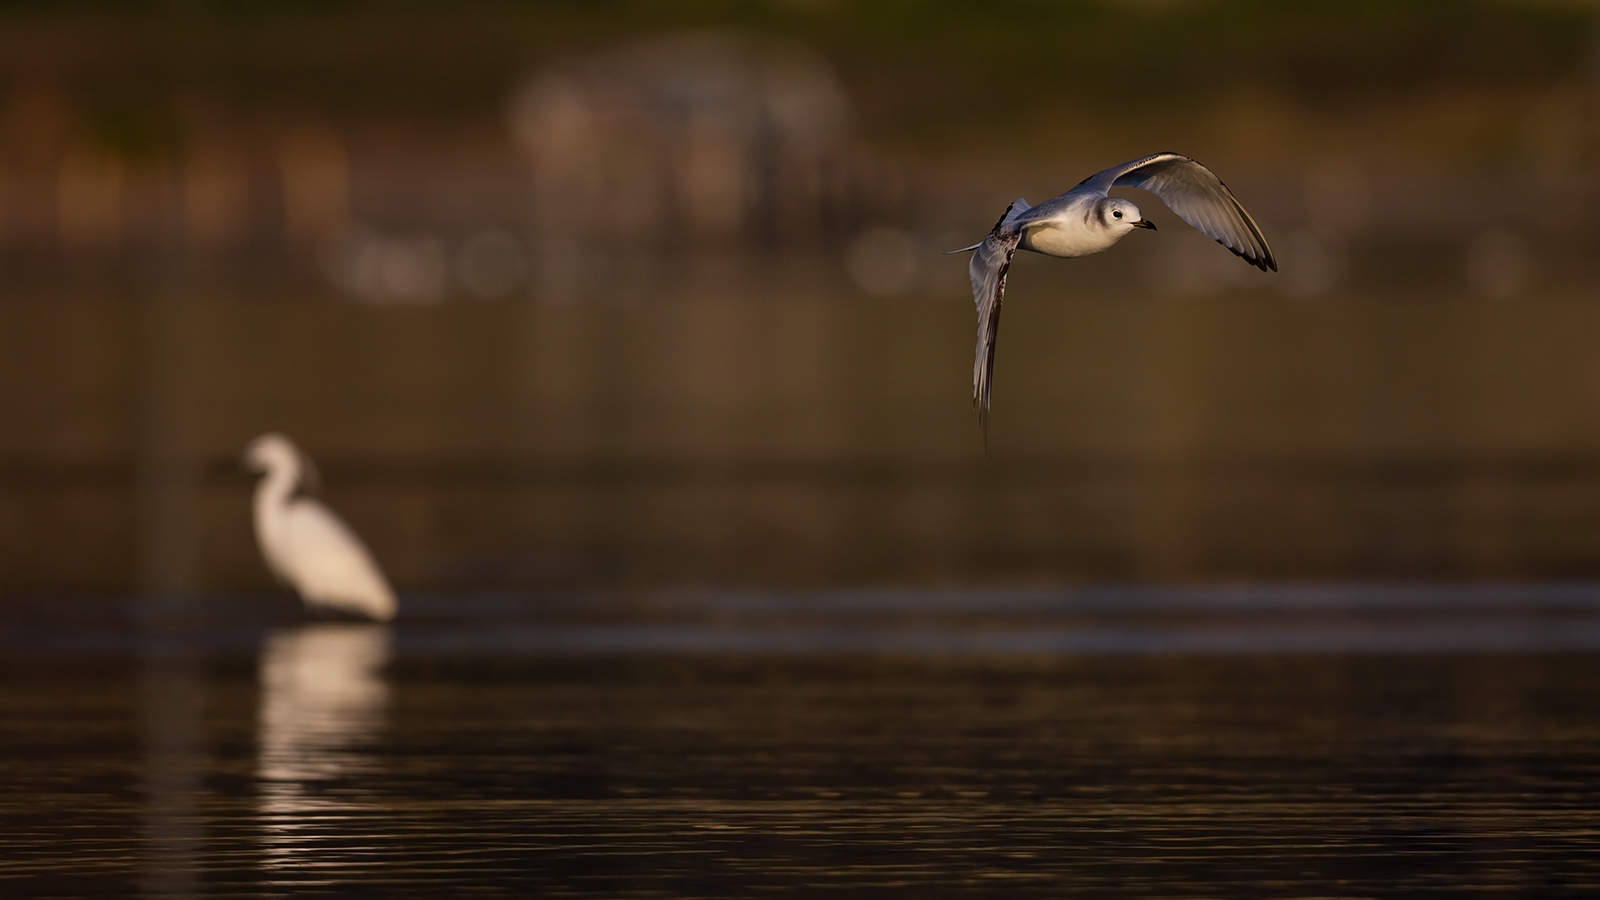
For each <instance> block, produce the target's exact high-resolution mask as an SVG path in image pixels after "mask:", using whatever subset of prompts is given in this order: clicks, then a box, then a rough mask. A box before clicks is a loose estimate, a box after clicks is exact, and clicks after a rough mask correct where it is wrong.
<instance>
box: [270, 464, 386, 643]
mask: <svg viewBox="0 0 1600 900" xmlns="http://www.w3.org/2000/svg"><path fill="white" fill-rule="evenodd" d="M304 459H305V458H304V457H303V456H301V454H300V451H299V450H298V449H296V448H295V446H294V444H293V443H291V442H290V440H289V439H288V438H286V437H284V436H283V435H281V434H264V435H262V436H261V437H258V438H256V439H255V440H254V441H251V442H250V446H249V447H248V448H246V450H245V463H246V464H247V465H248V466H249V467H250V468H251V469H253V470H255V471H264V472H265V473H266V475H265V477H263V478H262V479H261V481H260V483H259V484H257V485H256V495H255V506H254V515H255V525H256V543H257V544H259V545H260V547H261V555H262V556H263V557H264V558H265V559H266V562H267V568H269V569H271V570H272V573H273V574H274V575H276V576H278V578H279V579H280V580H282V581H283V582H284V583H286V584H288V585H289V586H290V587H292V588H294V589H295V591H296V592H297V593H299V594H300V599H302V600H304V601H305V604H306V606H307V607H310V608H314V609H324V610H334V611H338V612H343V613H349V614H353V615H359V616H365V617H367V618H370V619H376V620H378V621H380V622H386V621H388V620H389V619H392V618H394V614H395V606H396V604H395V599H394V591H393V590H391V589H390V588H389V583H388V581H386V580H385V579H384V577H383V572H382V571H380V570H379V569H378V564H377V563H376V562H374V561H373V559H372V554H370V553H368V552H367V548H366V546H365V545H364V544H362V543H361V539H360V538H358V537H356V534H355V532H353V531H351V530H350V526H348V525H346V524H345V523H344V522H343V521H341V520H340V519H339V517H338V516H336V515H334V514H333V511H332V510H330V509H328V508H327V507H326V506H323V505H322V504H321V503H318V502H317V501H316V500H313V499H311V498H310V497H297V496H295V495H294V494H295V490H296V489H297V488H299V486H300V484H301V479H302V477H303V475H304V474H305V462H304Z"/></svg>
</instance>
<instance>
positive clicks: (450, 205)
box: [0, 0, 1600, 597]
mask: <svg viewBox="0 0 1600 900" xmlns="http://www.w3.org/2000/svg"><path fill="white" fill-rule="evenodd" d="M1597 18H1600V11H1597V10H1596V9H1595V8H1594V7H1593V6H1591V5H1588V4H1582V3H1576V2H1548V3H1541V2H1532V0H1523V2H1512V0H1505V2H1480V3H1443V2H1422V0H1408V2H1349V3H1346V2H1340V3H1332V2H1328V3H1309V4H1277V3H1269V2H1265V0H1263V2H1237V3H1220V2H1203V0H1187V2H1186V0H1144V2H1133V0H1122V2H1110V0H1104V2H1046V0H1008V2H1004V3H985V4H974V3H956V2H935V0H925V2H916V0H901V2H889V3H864V2H849V0H771V2H733V0H699V2H691V3H667V2H644V0H639V2H583V3H577V2H560V3H510V2H505V3H472V4H464V3H443V2H421V0H418V2H388V3H380V2H332V3H226V4H224V3H204V2H182V3H154V2H151V3H114V4H113V3H87V2H86V3H64V4H41V3H5V4H3V5H0V594H4V595H9V596H12V597H20V596H39V595H54V594H116V593H127V592H132V591H142V592H153V593H164V594H184V593H221V592H227V593H232V592H256V591H265V590H270V589H271V584H272V583H271V580H270V576H269V575H268V573H267V571H266V569H265V567H264V566H263V565H262V563H261V561H260V559H259V557H258V555H257V553H256V550H255V546H254V543H253V539H252V536H251V532H250V518H249V499H250V490H251V487H252V481H251V479H250V477H249V476H247V475H246V474H245V473H244V472H243V471H242V469H241V467H240V465H239V463H238V454H239V452H240V450H241V449H242V448H243V446H244V444H245V443H246V442H247V441H248V440H249V439H250V438H252V437H254V436H256V435H257V434H260V433H262V432H264V431H268V430H281V431H283V432H285V433H287V434H288V435H290V436H291V437H293V438H294V439H295V440H296V441H297V442H298V443H299V444H300V445H301V446H302V447H303V448H304V449H305V450H306V451H307V453H308V454H309V455H310V456H311V457H312V458H313V459H315V460H316V461H317V463H318V465H319V467H320V468H321V470H322V474H323V476H324V482H325V485H326V486H325V488H324V489H323V491H322V496H323V497H324V498H325V499H326V500H327V501H328V502H329V503H330V504H331V505H332V506H333V507H334V508H335V509H336V510H338V511H339V512H340V513H341V514H342V515H343V516H344V517H345V518H346V519H347V520H348V521H350V523H351V524H352V525H353V526H354V527H355V528H356V530H357V531H359V532H360V533H361V534H362V535H363V536H364V537H365V538H366V540H367V542H368V543H369V544H370V545H371V547H372V548H373V550H374V552H375V554H376V556H377V557H378V558H379V560H380V561H381V562H382V564H383V565H384V566H385V568H386V569H387V570H388V572H389V574H390V576H391V577H392V579H393V580H394V582H395V584H396V586H397V587H398V588H399V589H400V590H401V591H402V592H406V591H413V592H415V591H433V592H458V591H460V592H468V591H526V590H539V589H564V588H570V587H574V586H603V587H682V586H709V587H778V588H820V587H837V586H888V585H894V586H913V587H917V586H926V587H934V586H968V585H1012V586H1019V585H1040V586H1057V585H1080V584H1105V583H1130V582H1131V583H1172V582H1197V581H1198V582H1220V581H1256V582H1276V581H1305V580H1402V581H1404V580H1425V579H1443V580H1513V579H1540V580H1568V579H1593V578H1596V577H1600V302H1597V301H1600V259H1597V256H1596V253H1595V251H1594V248H1595V246H1596V239H1597V237H1600V215H1597V214H1596V212H1595V200H1596V197H1597V186H1600V28H1597V25H1600V21H1597ZM1168 149H1170V150H1176V151H1179V152H1182V153H1186V154H1189V155H1191V156H1194V157H1196V158H1198V159H1200V160H1201V161H1203V162H1205V163H1206V164H1207V165H1209V166H1210V167H1212V168H1213V169H1214V170H1215V171H1216V172H1217V173H1218V174H1219V175H1220V176H1221V177H1222V178H1223V179H1224V180H1225V181H1227V182H1228V184H1229V185H1230V186H1231V187H1232V188H1233V189H1234V190H1235V192H1236V193H1237V195H1238V196H1239V198H1240V199H1241V201H1242V202H1243V203H1244V204H1245V205H1246V206H1247V207H1248V208H1249V209H1250V210H1251V212H1252V213H1254V215H1255V216H1256V218H1257V219H1258V220H1259V222H1260V223H1261V226H1262V228H1263V229H1264V230H1265V232H1266V234H1267V235H1268V237H1269V239H1270V240H1271V241H1272V243H1273V246H1274V249H1275V250H1276V251H1277V254H1278V256H1279V259H1280V261H1281V268H1282V271H1281V273H1279V274H1277V275H1263V274H1261V273H1258V272H1256V271H1255V270H1253V269H1251V268H1250V267H1248V266H1245V265H1242V264H1240V263H1239V262H1238V261H1237V260H1235V259H1234V258H1233V257H1232V256H1231V255H1230V254H1228V253H1227V252H1225V251H1223V250H1222V249H1220V248H1218V247H1216V246H1214V245H1213V244H1212V243H1211V242H1210V241H1209V240H1207V239H1206V238H1204V237H1203V236H1202V235H1200V234H1198V233H1197V232H1194V231H1193V230H1191V229H1188V228H1186V227H1184V226H1183V225H1182V223H1181V222H1179V221H1178V220H1177V219H1176V218H1175V217H1173V216H1172V215H1171V214H1170V213H1168V212H1167V211H1166V210H1165V209H1164V208H1161V207H1160V204H1159V202H1157V201H1156V200H1155V199H1154V198H1152V197H1149V196H1147V195H1134V194H1131V193H1130V196H1132V197H1133V199H1135V201H1136V202H1139V203H1141V205H1142V207H1143V208H1144V209H1145V211H1146V212H1147V214H1149V215H1150V216H1151V217H1152V218H1153V219H1155V220H1156V221H1157V222H1158V223H1159V224H1160V227H1161V230H1160V232H1159V233H1158V234H1144V233H1138V234H1135V235H1133V236H1132V237H1130V238H1129V239H1128V240H1126V241H1125V242H1123V243H1122V244H1121V245H1119V246H1118V247H1116V248H1115V249H1114V250H1113V251H1111V252H1108V253H1105V254H1103V255H1100V256H1096V257H1091V258H1086V259H1082V260H1072V261H1062V260H1051V259H1046V258H1043V257H1038V256H1029V255H1026V254H1025V255H1023V256H1022V257H1019V259H1018V261H1017V264H1016V265H1015V267H1014V269H1013V272H1012V275H1013V277H1012V278H1011V287H1010V292H1009V296H1008V298H1007V304H1006V306H1007V311H1006V317H1005V327H1004V329H1003V330H1002V335H1001V341H1000V351H999V354H998V367H997V374H996V387H995V417H994V429H993V438H992V447H991V450H990V451H989V452H988V453H987V454H986V453H985V449H984V442H983V439H982V436H981V434H980V432H979V430H978V425H977V419H976V416H975V415H974V413H973V411H972V409H971V406H970V390H971V389H970V377H971V365H972V358H971V357H972V345H973V337H974V333H975V328H976V322H975V316H974V313H973V309H972V301H971V295H970V292H969V289H968V287H967V282H966V276H965V257H964V256H957V257H944V256H941V255H939V254H940V252H941V251H944V250H948V249H950V248H953V247H959V246H963V245H965V244H968V243H971V242H972V241H974V240H977V239H978V238H980V237H981V236H982V235H983V234H984V233H985V232H986V231H987V229H988V228H989V227H990V226H991V225H992V223H993V222H994V220H995V218H996V217H997V216H998V215H999V213H1000V211H1001V210H1003V209H1004V207H1005V205H1006V204H1007V203H1008V202H1009V201H1010V200H1012V199H1013V198H1015V197H1018V196H1025V197H1027V198H1028V199H1029V200H1030V201H1033V202H1038V201H1040V200H1042V199H1045V198H1047V197H1049V196H1052V195H1054V194H1056V193H1059V192H1060V191H1062V190H1065V189H1066V188H1068V187H1070V186H1071V185H1072V184H1074V183H1076V182H1077V181H1079V180H1080V179H1082V178H1084V177H1085V176H1087V175H1089V174H1091V173H1092V172H1095V171H1097V170H1099V169H1101V168H1104V167H1106V166H1109V165H1111V164H1114V163H1117V162H1121V161H1123V160H1126V159H1131V158H1134V157H1137V156H1140V155H1143V154H1145V153H1148V152H1153V151H1157V150H1168Z"/></svg>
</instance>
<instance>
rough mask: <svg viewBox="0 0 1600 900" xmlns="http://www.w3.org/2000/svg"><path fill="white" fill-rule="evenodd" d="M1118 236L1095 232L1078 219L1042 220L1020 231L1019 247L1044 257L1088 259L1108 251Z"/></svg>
mask: <svg viewBox="0 0 1600 900" xmlns="http://www.w3.org/2000/svg"><path fill="white" fill-rule="evenodd" d="M1121 239H1122V235H1121V234H1119V233H1117V232H1115V231H1112V230H1111V229H1109V228H1095V227H1093V226H1091V225H1090V224H1089V223H1087V222H1085V221H1083V220H1082V219H1075V220H1061V219H1046V220H1044V221H1042V222H1030V223H1028V224H1027V225H1026V226H1024V228H1023V230H1022V247H1023V249H1024V250H1032V251H1034V252H1036V253H1043V254H1046V255H1048V256H1067V257H1071V256H1088V255H1089V254H1091V253H1099V252H1100V251H1102V250H1105V249H1107V248H1109V247H1110V246H1111V245H1112V244H1115V243H1116V242H1117V241H1119V240H1121Z"/></svg>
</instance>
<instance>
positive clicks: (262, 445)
mask: <svg viewBox="0 0 1600 900" xmlns="http://www.w3.org/2000/svg"><path fill="white" fill-rule="evenodd" d="M244 465H245V468H247V469H249V470H250V471H252V472H276V471H279V470H282V469H288V470H290V471H294V470H296V469H298V468H299V467H300V451H299V450H297V449H296V448H295V446H294V442H293V441H291V440H289V439H288V438H286V437H284V436H283V435H281V434H278V433H277V432H271V433H268V434H263V435H262V436H260V437H258V438H256V439H255V440H253V441H251V442H250V445H249V446H247V447H245V448H244Z"/></svg>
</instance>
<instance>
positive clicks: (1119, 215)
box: [1111, 209, 1122, 219]
mask: <svg viewBox="0 0 1600 900" xmlns="http://www.w3.org/2000/svg"><path fill="white" fill-rule="evenodd" d="M1111 218H1113V219H1120V218H1122V210H1120V209H1114V210H1112V211H1111Z"/></svg>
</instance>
